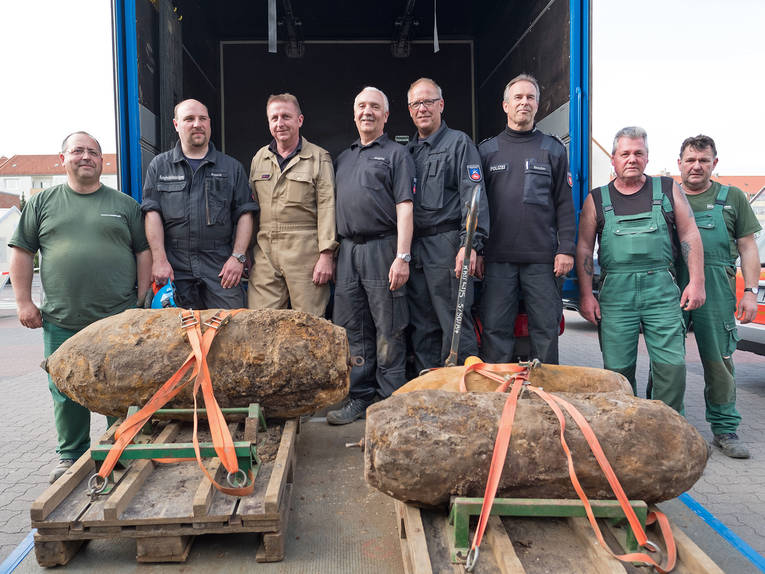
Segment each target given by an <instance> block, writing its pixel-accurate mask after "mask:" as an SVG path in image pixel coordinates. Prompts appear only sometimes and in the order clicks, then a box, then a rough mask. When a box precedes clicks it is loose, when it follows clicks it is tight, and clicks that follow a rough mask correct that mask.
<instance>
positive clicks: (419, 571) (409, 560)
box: [394, 500, 433, 574]
mask: <svg viewBox="0 0 765 574" xmlns="http://www.w3.org/2000/svg"><path fill="white" fill-rule="evenodd" d="M394 507H395V509H396V518H397V519H398V533H399V539H400V543H401V553H402V557H404V558H405V560H404V564H405V568H406V572H407V574H432V573H433V566H432V565H431V562H430V555H429V553H428V542H427V540H426V539H425V529H424V528H423V526H422V517H421V516H420V509H419V508H416V507H414V506H412V505H410V504H406V503H404V502H401V501H400V500H396V501H394Z"/></svg>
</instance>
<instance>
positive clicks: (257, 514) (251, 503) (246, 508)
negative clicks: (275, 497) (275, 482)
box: [237, 462, 277, 524]
mask: <svg viewBox="0 0 765 574" xmlns="http://www.w3.org/2000/svg"><path fill="white" fill-rule="evenodd" d="M273 467H274V463H273V462H264V463H263V464H261V466H260V470H259V471H258V476H257V477H256V478H255V489H254V490H253V492H252V494H251V495H250V496H246V497H244V498H242V499H241V500H240V501H239V508H238V509H237V514H238V515H239V516H241V517H242V520H244V521H245V523H246V524H249V523H251V522H254V521H259V520H264V519H266V520H268V519H269V517H270V518H274V517H276V516H277V515H276V514H275V513H273V512H272V513H269V514H266V502H265V497H266V489H267V488H268V484H269V482H270V480H271V472H272V470H273Z"/></svg>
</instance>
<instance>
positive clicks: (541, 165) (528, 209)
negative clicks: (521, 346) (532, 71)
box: [478, 74, 575, 363]
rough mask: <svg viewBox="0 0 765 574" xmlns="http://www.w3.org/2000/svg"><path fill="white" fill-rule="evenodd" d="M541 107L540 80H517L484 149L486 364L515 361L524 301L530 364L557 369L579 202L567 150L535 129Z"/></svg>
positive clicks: (508, 90)
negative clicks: (503, 118) (563, 281)
mask: <svg viewBox="0 0 765 574" xmlns="http://www.w3.org/2000/svg"><path fill="white" fill-rule="evenodd" d="M538 108H539V84H538V83H537V81H536V79H534V77H532V76H529V75H527V74H521V75H519V76H516V77H515V78H513V79H512V80H510V82H508V84H507V86H506V87H505V92H504V94H503V98H502V109H503V110H504V111H505V114H507V126H506V127H505V129H504V130H502V132H501V133H500V134H499V135H497V136H495V137H493V138H491V139H488V140H486V141H484V142H481V144H480V145H479V146H478V151H479V152H480V154H481V159H482V161H483V167H484V170H485V172H486V187H487V190H488V195H489V212H490V213H491V229H492V234H491V238H490V239H489V241H488V242H487V244H486V273H485V279H484V291H483V298H482V300H481V320H482V322H483V345H482V358H483V359H485V360H486V361H489V362H492V363H506V362H510V361H513V360H514V359H515V358H516V355H515V337H514V332H513V330H514V326H515V319H516V316H517V314H518V302H519V297H520V296H521V295H522V296H523V301H524V304H525V306H526V312H527V313H528V316H529V338H530V339H531V355H532V357H534V358H538V359H539V360H540V361H542V362H543V363H557V362H558V329H559V325H560V320H561V315H562V314H563V307H562V303H561V298H560V289H559V287H558V283H557V278H560V277H563V276H565V275H566V274H567V273H568V272H569V271H571V268H572V267H573V266H574V248H575V246H574V236H575V227H574V226H575V223H574V221H575V217H574V203H573V199H572V197H571V176H570V175H569V174H568V154H567V151H566V146H564V145H563V144H562V143H561V142H560V140H558V139H557V138H554V137H552V136H549V135H546V134H543V133H542V132H541V131H539V130H538V129H536V127H535V125H534V118H535V117H536V113H537V109H538ZM482 259H483V258H479V261H478V268H479V270H480V268H481V267H482V265H483V261H482Z"/></svg>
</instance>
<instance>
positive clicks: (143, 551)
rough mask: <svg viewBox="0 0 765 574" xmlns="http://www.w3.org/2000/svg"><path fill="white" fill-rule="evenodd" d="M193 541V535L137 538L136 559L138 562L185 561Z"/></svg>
mask: <svg viewBox="0 0 765 574" xmlns="http://www.w3.org/2000/svg"><path fill="white" fill-rule="evenodd" d="M193 542H194V537H193V536H159V537H156V538H136V540H135V545H136V555H135V559H136V560H137V561H138V562H185V561H186V558H188V557H189V552H190V551H191V544H192V543H193Z"/></svg>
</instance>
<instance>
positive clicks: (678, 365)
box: [599, 270, 685, 414]
mask: <svg viewBox="0 0 765 574" xmlns="http://www.w3.org/2000/svg"><path fill="white" fill-rule="evenodd" d="M600 312H601V322H600V329H599V336H600V350H601V352H602V353H603V366H604V368H606V369H609V370H611V371H616V372H617V373H621V374H622V375H624V376H625V377H626V378H627V380H628V381H629V382H630V384H631V385H632V391H633V392H634V393H635V395H637V386H636V384H635V366H636V363H637V353H638V338H639V335H640V329H641V327H642V329H643V337H644V339H645V345H646V347H647V349H648V356H649V357H650V361H651V373H652V377H653V390H652V394H651V398H652V399H656V400H660V401H663V402H664V403H666V404H667V405H669V406H670V407H672V408H673V409H675V410H676V411H677V412H679V413H680V414H685V406H684V398H685V325H684V323H683V316H682V311H681V309H680V290H679V289H678V286H677V284H676V283H675V279H674V277H673V276H672V274H671V273H670V272H669V270H657V271H645V272H638V273H609V274H608V275H607V276H606V278H605V280H604V282H603V284H602V286H601V290H600Z"/></svg>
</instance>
